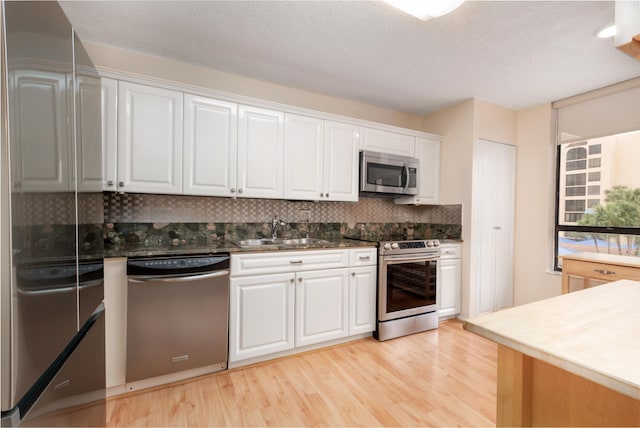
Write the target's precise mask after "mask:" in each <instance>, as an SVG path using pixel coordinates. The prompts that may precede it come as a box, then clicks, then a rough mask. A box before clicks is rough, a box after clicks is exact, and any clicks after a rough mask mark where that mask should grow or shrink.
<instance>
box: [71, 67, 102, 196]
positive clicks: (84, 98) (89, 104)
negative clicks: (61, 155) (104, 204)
mask: <svg viewBox="0 0 640 428" xmlns="http://www.w3.org/2000/svg"><path fill="white" fill-rule="evenodd" d="M101 97H102V89H101V85H100V78H99V77H98V76H89V75H80V74H76V125H77V126H76V153H77V155H76V156H77V157H76V161H77V164H78V168H77V171H78V191H79V192H101V191H102V189H103V184H102V177H103V173H102V168H103V163H104V162H103V160H102V147H103V146H102V129H101V126H100V122H99V119H100V117H101V111H100V108H101V107H100V106H101Z"/></svg>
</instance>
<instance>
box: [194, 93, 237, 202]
mask: <svg viewBox="0 0 640 428" xmlns="http://www.w3.org/2000/svg"><path fill="white" fill-rule="evenodd" d="M184 103H185V110H184V164H183V169H184V170H183V193H184V194H191V195H207V196H233V194H232V193H231V189H234V188H235V180H236V147H237V146H236V144H237V138H238V134H237V129H238V105H237V104H235V103H229V102H225V101H220V100H215V99H211V98H205V97H198V96H195V95H190V94H185V96H184Z"/></svg>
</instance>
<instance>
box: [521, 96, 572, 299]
mask: <svg viewBox="0 0 640 428" xmlns="http://www.w3.org/2000/svg"><path fill="white" fill-rule="evenodd" d="M553 129H554V128H553V111H552V109H551V105H550V104H545V105H541V106H538V107H534V108H530V109H527V110H523V111H520V112H518V114H517V146H518V147H517V167H516V180H517V186H516V224H515V235H514V236H515V249H514V304H515V305H522V304H525V303H529V302H534V301H536V300H541V299H546V298H548V297H553V296H557V295H558V294H560V282H561V278H560V275H559V274H557V273H551V272H552V267H553V266H552V263H553V226H554V212H555V197H554V194H555V144H554V139H553Z"/></svg>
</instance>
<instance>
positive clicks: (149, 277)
mask: <svg viewBox="0 0 640 428" xmlns="http://www.w3.org/2000/svg"><path fill="white" fill-rule="evenodd" d="M226 275H229V271H228V270H220V271H216V272H212V273H206V274H204V275H190V276H164V275H163V276H158V275H139V276H130V277H129V278H128V279H129V282H190V281H199V280H201V279H210V278H219V277H221V276H226Z"/></svg>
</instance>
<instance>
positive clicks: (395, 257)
mask: <svg viewBox="0 0 640 428" xmlns="http://www.w3.org/2000/svg"><path fill="white" fill-rule="evenodd" d="M439 259H440V256H439V255H435V256H430V255H424V254H413V255H406V254H402V255H393V256H382V262H383V263H384V262H409V261H411V262H415V261H416V260H424V261H431V260H439Z"/></svg>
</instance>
